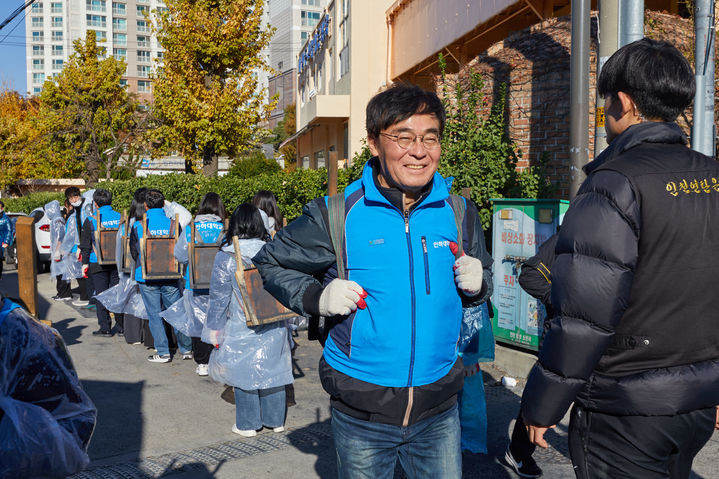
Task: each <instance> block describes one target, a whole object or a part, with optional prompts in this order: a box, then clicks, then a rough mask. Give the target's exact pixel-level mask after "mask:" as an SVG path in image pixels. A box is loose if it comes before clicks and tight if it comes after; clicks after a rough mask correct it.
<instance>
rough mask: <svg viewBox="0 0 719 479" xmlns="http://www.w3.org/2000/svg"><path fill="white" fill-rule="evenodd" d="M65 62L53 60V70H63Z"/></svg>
mask: <svg viewBox="0 0 719 479" xmlns="http://www.w3.org/2000/svg"><path fill="white" fill-rule="evenodd" d="M62 65H63V61H62V60H57V59H56V60H53V61H52V69H53V70H62Z"/></svg>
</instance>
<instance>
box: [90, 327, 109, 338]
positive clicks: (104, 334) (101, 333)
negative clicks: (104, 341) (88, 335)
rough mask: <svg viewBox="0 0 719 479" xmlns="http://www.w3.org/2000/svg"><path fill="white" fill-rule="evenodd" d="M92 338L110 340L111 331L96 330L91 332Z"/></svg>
mask: <svg viewBox="0 0 719 479" xmlns="http://www.w3.org/2000/svg"><path fill="white" fill-rule="evenodd" d="M92 335H93V336H100V337H103V338H111V337H112V332H111V331H105V330H104V329H98V330H97V331H93V332H92Z"/></svg>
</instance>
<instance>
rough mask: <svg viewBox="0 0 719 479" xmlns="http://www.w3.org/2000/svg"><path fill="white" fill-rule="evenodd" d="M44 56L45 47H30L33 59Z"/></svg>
mask: <svg viewBox="0 0 719 479" xmlns="http://www.w3.org/2000/svg"><path fill="white" fill-rule="evenodd" d="M43 55H45V47H44V46H42V45H33V46H32V56H34V57H41V56H43Z"/></svg>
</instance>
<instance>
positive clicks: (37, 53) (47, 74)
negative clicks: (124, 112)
mask: <svg viewBox="0 0 719 479" xmlns="http://www.w3.org/2000/svg"><path fill="white" fill-rule="evenodd" d="M163 8H165V6H164V3H163V2H162V1H160V0H38V1H36V2H35V3H34V4H33V5H32V6H31V7H30V9H29V11H28V13H27V15H26V17H25V31H26V55H27V85H28V93H30V94H32V95H37V94H39V93H40V92H41V91H42V85H43V83H44V82H45V80H47V79H49V78H52V77H53V76H55V75H56V74H58V73H59V72H60V70H62V68H63V65H64V64H65V63H66V62H67V61H68V58H69V57H70V55H71V54H72V51H73V47H72V44H73V42H74V41H75V40H77V39H84V38H85V34H86V32H87V31H88V30H92V31H94V32H95V36H96V38H97V44H98V46H101V47H104V48H105V54H106V55H114V56H115V58H118V59H122V60H124V61H125V62H126V63H127V70H126V72H125V75H124V76H123V79H122V82H123V83H124V84H125V85H127V87H128V90H129V91H131V92H134V93H139V94H140V98H141V99H149V98H150V95H151V90H152V88H151V81H150V72H151V71H152V69H153V65H154V59H155V58H159V59H160V60H162V58H163V51H162V49H161V48H160V47H159V45H158V43H157V39H156V38H155V36H154V35H153V34H152V32H151V26H150V21H148V16H149V15H152V12H153V11H160V10H161V9H163ZM143 97H144V98H143Z"/></svg>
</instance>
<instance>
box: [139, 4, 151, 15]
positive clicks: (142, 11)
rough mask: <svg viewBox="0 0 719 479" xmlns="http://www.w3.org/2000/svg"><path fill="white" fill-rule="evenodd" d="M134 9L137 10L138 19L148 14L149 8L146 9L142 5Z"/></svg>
mask: <svg viewBox="0 0 719 479" xmlns="http://www.w3.org/2000/svg"><path fill="white" fill-rule="evenodd" d="M136 8H137V16H138V17H144V16H145V14H146V13H147V14H149V13H150V7H146V6H144V5H137V7H136Z"/></svg>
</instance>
